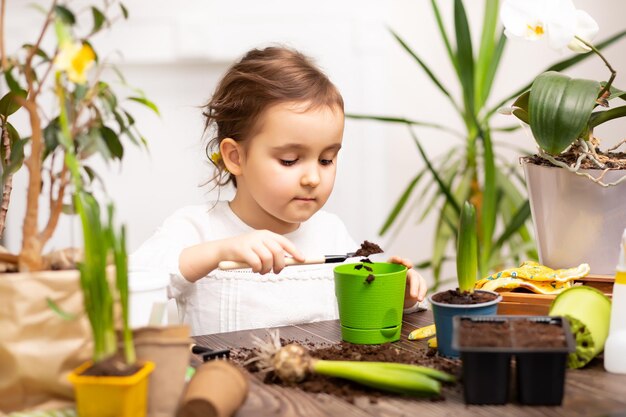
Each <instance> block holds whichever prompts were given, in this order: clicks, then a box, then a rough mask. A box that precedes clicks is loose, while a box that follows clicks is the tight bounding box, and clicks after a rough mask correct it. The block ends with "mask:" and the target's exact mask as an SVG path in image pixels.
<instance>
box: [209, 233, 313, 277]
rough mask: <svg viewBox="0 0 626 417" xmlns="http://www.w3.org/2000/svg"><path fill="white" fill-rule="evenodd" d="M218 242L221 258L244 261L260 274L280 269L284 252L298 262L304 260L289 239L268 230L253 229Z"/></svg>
mask: <svg viewBox="0 0 626 417" xmlns="http://www.w3.org/2000/svg"><path fill="white" fill-rule="evenodd" d="M220 243H221V245H220V246H221V247H220V254H221V256H220V258H221V259H222V260H229V261H236V262H245V263H247V264H248V265H250V267H251V268H252V271H254V272H258V273H260V274H266V273H268V272H270V271H274V273H276V274H277V273H279V272H280V271H282V270H283V268H284V267H285V254H290V255H291V256H293V258H294V259H295V260H296V261H298V262H303V261H304V256H303V255H302V254H301V253H300V251H298V249H297V248H296V247H295V246H294V244H293V243H291V241H290V240H289V239H287V238H286V237H284V236H282V235H279V234H277V233H273V232H270V231H269V230H255V231H254V232H250V233H246V234H245V235H241V236H235V237H232V238H229V239H224V240H223V241H221V242H220Z"/></svg>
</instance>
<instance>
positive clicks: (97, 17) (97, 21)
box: [91, 6, 106, 34]
mask: <svg viewBox="0 0 626 417" xmlns="http://www.w3.org/2000/svg"><path fill="white" fill-rule="evenodd" d="M91 15H92V17H93V28H92V29H91V33H92V34H94V33H96V32H98V31H99V30H100V29H102V25H103V24H104V22H105V21H106V17H105V16H104V14H103V13H102V12H101V11H100V9H98V8H96V7H93V6H92V7H91Z"/></svg>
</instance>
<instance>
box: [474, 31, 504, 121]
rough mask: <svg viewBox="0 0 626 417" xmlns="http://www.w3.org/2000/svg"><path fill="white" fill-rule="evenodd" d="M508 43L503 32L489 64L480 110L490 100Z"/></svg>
mask: <svg viewBox="0 0 626 417" xmlns="http://www.w3.org/2000/svg"><path fill="white" fill-rule="evenodd" d="M506 42H507V37H506V36H505V35H504V32H502V31H501V32H500V38H499V39H498V43H497V44H496V49H495V51H494V53H493V57H492V58H491V60H490V62H489V67H488V68H487V75H486V76H485V82H484V85H483V88H482V92H481V97H480V109H482V108H483V106H484V105H485V103H486V102H487V98H489V94H490V93H491V87H492V85H493V81H494V80H495V78H496V73H497V71H498V66H499V65H500V60H501V59H502V52H504V47H505V45H506Z"/></svg>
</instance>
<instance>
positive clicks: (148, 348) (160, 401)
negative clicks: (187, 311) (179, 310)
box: [133, 325, 192, 417]
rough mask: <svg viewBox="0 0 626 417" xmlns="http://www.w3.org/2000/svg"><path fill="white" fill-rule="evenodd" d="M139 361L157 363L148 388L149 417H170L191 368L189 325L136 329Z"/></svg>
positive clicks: (135, 335) (136, 346)
mask: <svg viewBox="0 0 626 417" xmlns="http://www.w3.org/2000/svg"><path fill="white" fill-rule="evenodd" d="M133 338H134V341H135V349H136V351H137V358H138V359H139V360H140V361H151V362H154V364H155V365H156V368H155V370H154V372H152V374H151V375H150V384H149V386H148V391H149V394H148V416H149V417H171V416H173V415H174V413H175V412H176V408H177V406H178V403H179V401H180V399H181V395H182V392H183V389H184V387H185V372H186V371H187V366H188V365H189V359H190V352H189V346H190V345H191V343H192V340H191V339H190V338H189V327H188V326H182V325H181V326H151V327H142V328H139V329H134V330H133Z"/></svg>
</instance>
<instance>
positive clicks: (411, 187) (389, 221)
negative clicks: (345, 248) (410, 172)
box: [378, 169, 426, 236]
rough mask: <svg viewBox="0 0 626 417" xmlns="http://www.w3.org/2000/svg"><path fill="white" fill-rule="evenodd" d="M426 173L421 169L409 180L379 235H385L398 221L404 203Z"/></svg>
mask: <svg viewBox="0 0 626 417" xmlns="http://www.w3.org/2000/svg"><path fill="white" fill-rule="evenodd" d="M424 173H426V170H425V169H423V170H422V171H420V172H419V173H418V174H417V175H416V176H415V177H414V178H413V179H412V180H411V182H409V185H408V186H407V187H406V188H405V190H404V192H403V193H402V195H401V196H400V198H399V199H398V201H397V202H396V204H395V205H394V206H393V209H392V210H391V213H389V215H388V216H387V220H385V223H384V224H383V226H382V227H381V228H380V230H379V231H378V234H379V235H381V236H382V235H384V234H385V233H386V232H387V230H388V229H389V228H390V227H391V225H392V224H393V223H394V222H395V221H396V218H397V217H398V215H399V214H400V212H401V211H402V209H403V208H404V205H405V204H406V202H407V200H408V199H409V197H410V196H411V194H412V193H413V190H414V189H415V186H416V185H417V184H418V183H419V181H420V180H421V179H422V177H423V176H424Z"/></svg>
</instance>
